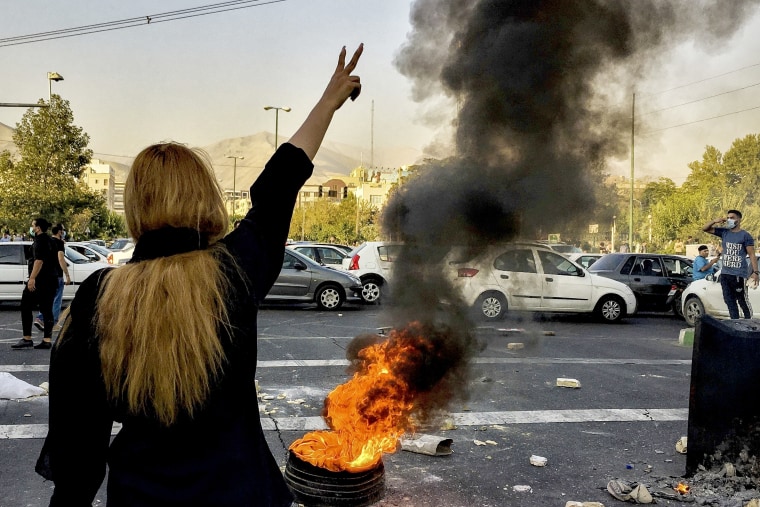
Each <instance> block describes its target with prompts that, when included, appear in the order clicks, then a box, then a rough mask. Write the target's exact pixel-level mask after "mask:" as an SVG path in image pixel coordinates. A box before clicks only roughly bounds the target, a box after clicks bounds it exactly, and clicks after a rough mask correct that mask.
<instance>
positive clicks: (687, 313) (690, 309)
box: [683, 296, 705, 327]
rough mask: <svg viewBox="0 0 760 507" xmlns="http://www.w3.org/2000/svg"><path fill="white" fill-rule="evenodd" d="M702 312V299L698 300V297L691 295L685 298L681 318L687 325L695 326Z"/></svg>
mask: <svg viewBox="0 0 760 507" xmlns="http://www.w3.org/2000/svg"><path fill="white" fill-rule="evenodd" d="M704 314H705V305H703V304H702V301H700V300H699V298H698V297H695V296H692V297H690V298H689V299H687V300H686V305H684V307H683V320H685V321H686V323H687V324H688V325H689V326H691V327H694V326H696V325H697V322H698V321H699V319H701V318H702V315H704Z"/></svg>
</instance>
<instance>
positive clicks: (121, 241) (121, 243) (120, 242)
mask: <svg viewBox="0 0 760 507" xmlns="http://www.w3.org/2000/svg"><path fill="white" fill-rule="evenodd" d="M130 246H135V242H134V240H133V239H132V238H117V239H115V240H113V242H111V244H110V245H108V249H109V250H113V251H117V250H124V249H125V248H128V247H130Z"/></svg>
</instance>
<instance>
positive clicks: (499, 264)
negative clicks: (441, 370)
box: [446, 243, 636, 322]
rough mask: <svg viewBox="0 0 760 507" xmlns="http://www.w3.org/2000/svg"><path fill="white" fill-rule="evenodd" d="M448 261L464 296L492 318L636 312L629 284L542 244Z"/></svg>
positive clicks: (614, 318)
mask: <svg viewBox="0 0 760 507" xmlns="http://www.w3.org/2000/svg"><path fill="white" fill-rule="evenodd" d="M446 266H447V270H448V272H449V276H450V280H451V283H452V284H453V286H454V287H455V288H456V289H458V290H459V292H460V294H461V295H462V298H463V299H464V301H465V302H466V303H467V304H468V305H470V306H471V307H472V308H473V309H474V310H475V311H476V312H477V314H478V315H479V316H480V317H481V318H484V319H487V320H498V319H501V318H502V317H504V316H505V314H506V313H507V311H512V310H518V311H521V310H522V311H534V312H535V311H538V312H548V313H553V312H563V313H568V312H570V313H592V314H594V315H596V316H598V317H599V318H600V320H602V321H605V322H618V321H619V320H620V319H622V318H623V317H625V316H626V315H633V314H634V313H635V312H636V297H635V296H634V294H633V292H632V291H631V289H630V288H629V287H628V286H627V285H625V284H623V283H621V282H618V281H615V280H611V279H609V278H605V277H602V276H599V275H595V274H592V273H589V272H588V271H586V270H585V269H583V268H582V267H580V266H579V265H578V264H575V263H574V262H572V261H571V260H569V259H567V258H566V257H564V256H562V255H560V254H558V253H556V252H554V251H552V250H550V249H549V248H547V247H545V246H543V245H537V244H530V243H524V244H523V243H514V244H507V245H501V246H491V247H489V248H487V249H486V251H485V252H483V253H482V254H479V255H477V256H476V257H474V258H469V256H468V255H467V253H466V252H454V253H452V254H450V255H449V257H448V258H447V259H446Z"/></svg>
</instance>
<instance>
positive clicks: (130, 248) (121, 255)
mask: <svg viewBox="0 0 760 507" xmlns="http://www.w3.org/2000/svg"><path fill="white" fill-rule="evenodd" d="M122 244H123V245H124V246H123V248H120V249H118V250H113V249H111V251H110V252H109V253H108V256H107V259H108V264H113V265H114V266H118V265H120V264H126V263H127V262H129V260H130V259H131V258H132V254H133V253H134V250H135V244H134V243H132V242H131V241H130V242H127V243H122ZM112 246H113V245H112Z"/></svg>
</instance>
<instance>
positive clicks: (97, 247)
mask: <svg viewBox="0 0 760 507" xmlns="http://www.w3.org/2000/svg"><path fill="white" fill-rule="evenodd" d="M87 248H89V249H91V250H95V251H96V252H98V253H99V254H100V255H103V256H105V257H108V254H109V253H111V252H110V250H108V248H106V247H104V246H100V245H96V244H95V243H90V244H88V245H87Z"/></svg>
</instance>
